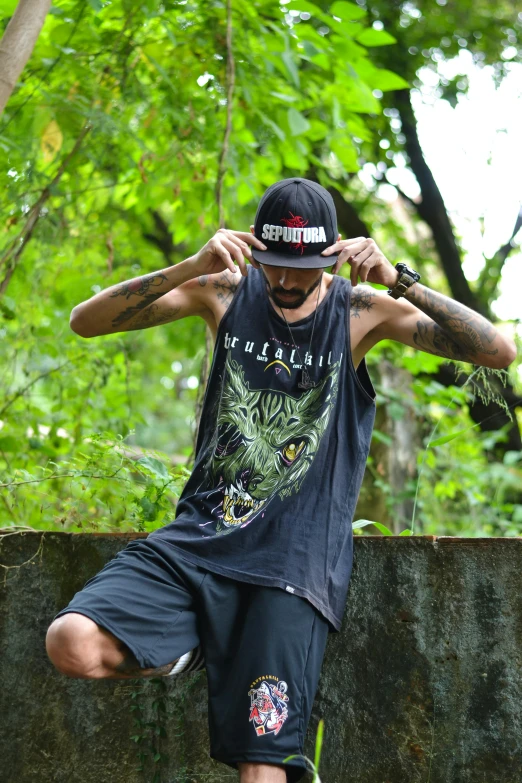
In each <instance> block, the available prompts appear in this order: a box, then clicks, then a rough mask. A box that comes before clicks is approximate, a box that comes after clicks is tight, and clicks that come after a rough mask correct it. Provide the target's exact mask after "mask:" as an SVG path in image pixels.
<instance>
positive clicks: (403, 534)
mask: <svg viewBox="0 0 522 783" xmlns="http://www.w3.org/2000/svg"><path fill="white" fill-rule="evenodd" d="M399 535H400V536H412V535H413V531H412V530H410V528H409V527H407V528H406V529H405V530H401V532H400V533H399Z"/></svg>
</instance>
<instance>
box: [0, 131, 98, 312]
mask: <svg viewBox="0 0 522 783" xmlns="http://www.w3.org/2000/svg"><path fill="white" fill-rule="evenodd" d="M91 127H92V126H91V125H90V124H89V123H87V124H86V125H84V127H83V129H82V131H81V133H80V135H79V136H78V138H77V139H76V143H75V145H74V147H73V148H72V150H71V151H70V152H69V154H68V155H67V156H66V158H65V160H64V161H63V162H62V164H61V166H60V168H59V169H58V171H57V172H56V174H55V176H54V177H53V179H52V180H51V182H49V184H48V185H46V186H45V188H44V189H43V190H42V192H41V194H40V197H39V199H38V200H37V201H36V203H35V204H34V205H33V206H32V207H31V209H30V210H29V213H28V215H27V219H26V221H25V225H24V227H23V229H22V230H21V231H20V233H19V234H18V236H17V237H15V239H14V240H13V241H12V242H11V246H10V247H9V248H8V249H7V250H6V252H5V253H4V255H3V256H2V257H1V258H0V269H1V268H2V267H4V266H7V272H6V275H5V277H4V279H3V280H2V282H1V283H0V297H1V296H2V295H3V294H4V293H5V290H6V288H7V286H8V285H9V281H10V280H11V277H12V276H13V272H14V270H15V269H16V266H17V264H18V261H19V260H20V256H21V255H22V253H23V251H24V249H25V247H26V245H27V243H28V242H29V240H30V239H31V236H32V233H33V231H34V228H35V226H36V224H37V223H38V220H39V219H40V216H41V212H42V207H43V205H44V204H45V202H46V201H47V199H48V198H49V196H50V195H51V193H52V191H53V188H55V187H56V185H57V184H58V183H59V181H60V180H61V178H62V176H63V174H64V172H65V170H66V169H67V166H68V165H69V163H70V161H71V160H72V158H73V157H74V156H75V155H76V153H77V152H78V150H79V149H80V147H81V145H82V143H83V140H84V138H85V137H86V135H87V134H88V133H89V131H90V130H91Z"/></svg>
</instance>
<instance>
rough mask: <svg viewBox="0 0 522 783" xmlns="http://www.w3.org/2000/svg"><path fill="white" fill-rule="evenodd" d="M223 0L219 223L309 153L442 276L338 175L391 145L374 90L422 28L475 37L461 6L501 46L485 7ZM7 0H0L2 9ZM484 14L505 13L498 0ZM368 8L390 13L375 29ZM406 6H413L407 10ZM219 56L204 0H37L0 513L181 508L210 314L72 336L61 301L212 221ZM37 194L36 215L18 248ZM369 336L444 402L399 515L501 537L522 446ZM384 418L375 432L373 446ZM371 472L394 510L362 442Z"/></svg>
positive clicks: (408, 54)
mask: <svg viewBox="0 0 522 783" xmlns="http://www.w3.org/2000/svg"><path fill="white" fill-rule="evenodd" d="M232 5H233V54H234V59H235V65H236V83H235V88H234V99H233V105H232V134H231V139H230V145H229V149H228V152H227V156H226V176H225V180H224V188H223V199H224V208H225V214H226V215H227V225H229V226H230V227H234V228H239V229H245V228H247V227H248V225H249V224H250V223H251V222H252V219H253V215H254V213H255V208H256V205H257V200H258V198H259V196H260V195H261V193H262V192H263V190H264V189H265V188H266V187H267V186H268V185H270V184H271V183H272V182H273V181H274V180H276V179H278V178H281V177H284V176H290V175H292V174H307V173H309V172H310V171H314V172H315V173H316V174H317V176H318V177H319V179H320V180H321V182H322V183H323V184H325V185H328V184H330V183H335V185H336V187H337V188H338V189H339V190H340V191H341V192H343V193H344V194H345V195H347V198H348V201H353V203H354V205H355V207H356V208H357V209H358V210H359V212H360V214H361V217H362V218H363V219H364V220H365V221H366V223H367V225H371V226H372V235H373V236H374V237H375V238H376V240H377V241H378V242H379V244H380V245H381V246H382V247H383V248H385V251H386V253H387V255H388V257H389V258H390V259H391V260H395V259H396V258H399V257H409V258H411V259H412V263H414V265H416V266H417V267H418V268H422V270H423V272H425V274H426V278H427V279H430V278H431V279H433V280H435V281H436V283H437V287H438V288H439V290H443V289H444V281H443V280H441V276H440V273H439V272H438V270H437V267H436V264H435V263H434V259H433V248H432V246H431V244H430V242H428V241H426V240H424V239H422V238H421V239H420V241H419V242H415V244H412V243H411V241H410V240H408V238H407V236H406V233H407V232H405V230H404V226H402V225H400V224H399V223H398V222H397V220H396V219H395V218H394V217H393V216H392V215H391V214H390V210H389V208H388V206H387V205H386V204H385V203H383V202H382V201H380V200H379V199H378V198H377V197H376V196H373V197H371V198H370V195H371V194H368V193H367V192H366V191H365V189H364V187H363V186H362V183H361V182H360V181H359V180H358V179H357V178H354V177H353V174H354V173H355V172H356V171H357V170H358V169H359V168H360V166H361V165H363V164H364V163H365V162H367V161H375V162H377V160H378V159H380V158H381V156H384V152H383V150H382V149H381V148H380V147H379V141H380V139H381V138H382V137H386V138H389V139H390V140H391V147H390V149H389V150H387V152H386V155H387V156H388V157H387V159H390V158H391V157H392V156H393V154H395V153H396V152H399V151H401V150H403V149H404V140H403V139H401V134H400V133H398V132H397V130H394V129H393V128H394V127H395V126H393V127H392V125H391V124H390V123H393V120H394V116H395V115H394V114H393V112H391V111H389V110H388V109H386V110H385V111H384V110H383V107H384V106H385V105H386V104H387V102H388V99H389V100H392V98H393V94H394V91H395V90H401V89H408V87H409V86H411V85H413V84H414V83H415V79H416V72H417V69H418V68H419V67H420V66H421V65H425V64H429V63H431V62H432V60H431V54H430V51H431V49H433V50H435V49H436V48H441V47H442V48H441V51H444V52H447V53H448V54H449V55H453V54H455V52H456V51H457V50H458V49H459V48H461V45H460V43H458V42H457V39H458V38H459V36H464V35H465V36H466V37H468V38H469V39H470V40H471V34H470V36H467V33H466V30H465V29H464V28H465V26H466V25H467V24H468V22H469V25H472V24H473V28H472V29H473V30H477V31H480V30H484V31H485V32H486V31H487V32H488V34H489V35H490V37H489V38H488V39H487V40H486V35H483V36H482V38H477V40H476V47H477V49H478V50H480V51H482V52H483V53H484V59H485V60H486V61H493V60H494V58H495V56H496V58H497V61H498V59H499V56H498V50H499V47H500V42H501V40H502V39H503V38H504V35H505V33H504V32H503V31H501V30H500V27H499V30H497V29H496V26H495V25H493V26H492V25H491V19H490V14H489V12H487V13H485V12H484V9H483V8H482V7H481V6H478V7H475V6H473V8H472V7H471V6H469V8H468V10H467V11H466V13H465V14H464V13H459V10H458V8H457V7H456V6H455V5H454V4H451V3H450V4H449V6H448V8H446V9H441V8H439V7H438V6H437V7H433V8H431V6H430V8H429V9H428V11H429V13H428V12H426V13H422V16H421V17H420V18H419V19H418V20H417V21H414V18H413V17H412V16H411V15H410V12H409V11H408V10H407V9H406V7H404V8H403V9H402V10H401V14H400V15H397V14H391V15H390V14H387V13H386V8H387V6H386V5H385V4H383V3H381V2H380V1H379V2H377V3H376V4H374V5H373V6H372V8H371V9H366V8H363V7H361V5H359V4H355V3H351V2H344V1H343V0H339V1H338V2H334V3H333V4H330V3H326V2H322V0H317V2H315V3H312V2H309V0H291V2H289V3H282V4H280V3H279V2H278V1H277V0H258V1H257V2H247V1H246V0H234V2H233V4H232ZM420 7H421V9H424V4H421V6H420ZM13 8H14V3H9V4H6V3H4V4H3V5H2V8H1V9H0V29H3V28H5V26H6V25H7V22H8V19H9V15H10V14H11V13H12V10H13ZM495 14H496V18H499V19H500V21H501V22H502V25H504V26H505V25H507V24H508V21H509V19H508V18H509V14H510V11H509V8H507V7H504V5H503V4H502V5H501V6H499V7H498V8H497V9H496V11H495ZM381 16H382V18H383V20H384V28H385V29H376V28H375V27H373V21H374V20H375V18H377V17H378V18H380V17H381ZM399 16H400V19H403V18H404V17H406V16H408V18H409V20H410V21H409V22H408V24H404V26H401V25H400V24H399V21H400V19H399ZM396 17H397V18H396ZM514 27H516V25H514ZM450 28H452V32H451V33H449V32H448V30H449V29H450ZM457 28H459V29H457ZM408 36H409V39H408V40H406V38H408ZM423 36H424V39H425V41H424V44H422V45H423V46H424V47H425V49H422V47H421V45H419V44H420V40H421V39H422V38H423ZM445 36H449V37H450V46H448V47H446V46H445V44H444V43H441V41H442V40H443V39H444V37H445ZM395 40H397V42H398V43H397V44H396V43H394V41H395ZM495 47H496V50H495ZM426 52H427V53H426ZM226 59H227V49H226V4H225V3H223V2H222V1H221V0H207V1H206V2H205V3H203V2H200V0H190V2H178V0H166V2H163V3H159V2H157V0H147V2H145V3H143V4H141V5H136V4H135V3H131V2H129V0H110V2H109V1H107V2H99V1H98V0H90V1H89V2H88V3H82V2H79V1H78V0H57V2H56V3H55V4H54V5H53V7H52V9H51V12H50V14H49V16H48V18H47V20H46V23H45V25H44V28H43V30H42V33H41V35H40V37H39V39H38V41H37V44H36V47H35V50H34V53H33V56H32V58H31V59H30V61H29V63H28V65H27V67H26V69H25V71H24V73H23V74H22V80H21V82H20V83H19V85H18V86H17V89H16V91H15V92H14V93H13V95H12V97H11V100H10V101H9V103H8V106H7V109H6V112H5V114H4V116H3V117H2V118H1V119H0V149H1V150H2V152H3V154H4V157H5V159H6V160H7V163H8V165H7V166H4V167H2V169H1V170H0V210H1V214H2V238H1V240H0V285H1V284H2V281H6V282H7V287H6V290H5V293H4V294H3V296H1V297H0V337H1V339H0V363H1V366H2V368H3V371H2V374H1V376H0V485H1V486H0V490H1V492H0V526H9V525H13V524H16V525H25V526H30V527H33V528H36V529H59V530H69V531H80V530H81V531H89V530H96V531H105V530H108V531H113V530H140V531H144V532H147V531H150V530H153V529H154V528H156V527H159V526H161V525H163V524H165V523H166V522H168V521H170V519H171V518H172V517H173V516H174V513H175V503H176V499H177V497H178V496H179V493H180V491H181V488H182V486H183V483H184V481H185V478H186V476H187V470H188V469H189V468H190V458H191V454H192V443H193V439H194V405H195V401H196V396H197V394H198V393H199V390H198V388H197V386H198V379H199V374H200V365H201V360H202V358H203V355H204V335H205V325H204V323H203V322H202V321H201V320H198V319H196V318H190V319H185V320H183V321H180V322H177V323H174V324H168V325H165V326H162V327H157V328H154V329H148V330H144V331H142V332H129V333H121V334H115V335H109V336H106V337H101V338H96V339H94V340H85V339H83V338H80V337H78V336H77V335H76V334H74V333H73V332H72V331H71V329H70V328H69V324H68V319H69V314H70V312H71V309H72V308H73V306H75V305H76V304H78V303H79V302H81V301H84V300H85V299H87V298H89V297H90V296H91V295H92V293H94V292H97V291H99V290H101V289H103V288H107V287H109V286H111V285H113V284H115V283H117V282H120V281H122V280H126V279H129V278H131V277H135V276H138V275H140V274H143V273H147V272H151V271H154V270H159V269H162V268H165V267H166V266H171V265H172V264H174V263H176V262H178V261H180V260H182V259H183V258H186V257H188V256H190V255H191V254H193V253H194V252H195V251H196V250H197V249H198V248H199V247H200V246H201V245H202V244H203V243H204V242H205V241H206V240H207V239H208V237H209V236H210V235H211V233H212V232H213V231H214V230H215V229H216V228H217V220H218V205H217V203H216V194H215V187H216V178H217V167H218V160H219V156H220V154H221V151H222V145H223V134H224V128H225V121H226V110H227V106H226V86H227V84H226V67H225V66H226ZM456 89H459V88H456ZM381 95H382V97H380V96H381ZM86 127H88V128H90V131H89V132H88V133H87V134H86V135H85V137H84V138H83V139H82V141H81V144H80V145H79V148H78V149H77V151H76V152H75V154H74V156H73V157H72V158H70V159H68V157H67V156H68V155H69V153H70V152H71V151H72V150H73V148H74V145H75V144H76V143H77V142H78V140H79V139H80V138H81V134H82V129H85V128H86ZM388 153H390V154H388ZM58 174H61V176H60V177H59V178H57V175H58ZM55 179H56V181H55V182H54V184H52V183H53V180H55ZM47 189H48V190H47ZM41 198H43V199H44V200H43V201H42V202H41V204H40V202H39V201H38V200H39V199H41ZM36 204H38V205H39V207H38V209H37V212H36V217H37V221H36V224H35V226H34V228H33V229H32V232H31V233H30V235H29V237H28V238H27V237H26V243H25V245H23V248H22V249H23V252H22V254H21V255H20V257H19V258H15V256H16V251H17V249H19V248H20V247H22V245H21V238H22V237H23V236H24V231H25V229H26V221H27V216H28V214H30V210H31V208H33V207H34V206H35V205H36ZM13 259H14V260H13ZM13 267H14V271H13V272H12V278H11V279H10V280H9V279H7V277H6V276H8V275H9V274H10V270H11V269H13ZM492 290H493V289H492ZM385 355H390V356H391V357H392V359H393V361H396V362H397V363H398V365H399V366H403V367H405V368H406V369H408V370H409V372H411V373H412V375H413V376H414V383H413V389H414V394H415V403H414V405H415V410H414V414H415V415H416V416H418V417H419V420H420V421H421V422H422V423H423V427H424V430H425V433H424V434H425V437H426V438H428V436H429V433H430V431H431V430H432V428H433V424H434V422H436V421H440V424H439V428H438V432H437V438H435V439H434V440H432V441H431V443H429V444H428V443H426V444H425V446H424V450H425V451H426V458H425V462H424V464H423V466H422V459H423V455H422V454H420V455H419V468H420V467H421V466H422V473H421V477H420V481H419V483H418V492H417V505H416V524H418V525H419V528H420V529H422V530H423V531H424V532H435V533H437V534H440V533H442V532H451V533H453V531H455V530H458V531H459V532H461V533H462V532H464V533H465V534H478V531H482V533H481V534H495V535H513V534H514V531H515V530H519V529H520V514H521V508H520V505H519V504H518V503H517V502H516V497H517V493H516V490H515V488H514V487H515V484H516V482H517V481H518V480H519V479H520V460H519V456H518V455H517V454H511V455H509V454H508V455H506V457H505V460H507V462H506V463H505V464H502V465H499V464H498V463H496V462H493V461H491V460H490V458H489V457H488V448H491V446H492V444H494V442H495V439H501V438H502V437H504V435H503V433H502V432H496V431H492V432H491V433H489V434H488V435H484V434H481V433H480V432H479V431H478V428H477V427H475V426H474V422H472V421H471V420H470V419H469V415H468V413H467V407H466V405H467V400H468V397H467V393H468V391H469V390H466V391H465V392H459V390H458V389H455V388H451V389H449V390H448V389H445V388H444V387H442V386H440V384H437V383H436V382H434V381H431V380H430V379H429V377H427V374H429V373H432V372H435V371H436V369H437V367H438V365H439V364H440V363H441V362H442V361H443V360H442V359H440V358H439V357H434V356H431V355H429V354H423V353H421V352H414V351H411V350H410V349H404V348H403V347H402V346H398V345H397V344H390V343H387V342H385V343H382V344H380V345H379V346H377V347H376V348H375V349H374V350H373V351H372V353H371V356H370V357H369V362H368V363H369V365H370V367H371V366H372V365H373V366H374V367H375V368H376V369H377V365H378V363H379V361H380V358H381V357H382V356H385ZM514 373H515V368H513V378H515V374H514ZM376 376H377V373H376V374H375V376H374V377H376ZM376 383H377V382H376ZM377 385H378V384H377ZM378 390H379V403H380V404H382V405H386V407H387V409H388V411H389V413H390V415H391V416H401V415H404V411H405V406H404V404H403V401H401V400H400V399H388V398H387V397H385V396H384V395H383V394H382V393H381V390H380V389H379V388H378ZM454 395H457V396H455V400H454V401H453V402H451V404H450V401H451V399H452V397H453V396H454ZM446 408H447V410H446ZM387 438H388V443H389V436H387V434H386V433H384V432H383V433H381V432H379V430H376V431H375V433H374V439H375V442H376V443H379V442H380V443H385V444H386V443H387ZM369 471H370V473H371V475H372V477H373V480H374V483H375V486H376V487H377V488H380V489H382V490H383V492H384V494H385V497H386V501H387V503H388V504H389V508H393V503H394V502H395V501H396V496H395V494H394V491H393V488H392V487H390V486H389V485H388V484H387V482H386V481H385V480H384V479H383V477H382V475H381V474H380V473H378V472H376V471H375V466H374V465H373V464H372V462H371V459H370V461H369ZM491 487H494V488H495V492H494V493H493V497H492V493H491V491H490V490H491ZM416 491H417V483H416V482H415V483H413V485H412V486H411V487H408V488H407V494H408V496H409V497H410V498H413V497H415V496H416ZM478 520H480V521H478ZM375 522H378V523H379V524H381V525H382V524H383V523H382V522H381V521H380V520H375ZM381 532H384V530H381Z"/></svg>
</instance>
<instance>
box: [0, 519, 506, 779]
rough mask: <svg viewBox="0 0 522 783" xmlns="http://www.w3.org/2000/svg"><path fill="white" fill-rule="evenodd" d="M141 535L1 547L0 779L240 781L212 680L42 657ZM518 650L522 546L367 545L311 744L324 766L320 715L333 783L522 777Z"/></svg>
mask: <svg viewBox="0 0 522 783" xmlns="http://www.w3.org/2000/svg"><path fill="white" fill-rule="evenodd" d="M137 537H139V536H137V535H135V534H133V535H120V534H118V535H93V534H85V535H83V534H68V533H17V534H13V535H7V536H3V537H2V538H1V539H0V563H1V564H2V566H3V567H2V568H1V569H0V571H1V574H0V578H1V579H2V582H1V583H0V655H1V673H2V677H1V684H2V687H1V701H0V716H1V720H2V725H1V727H0V730H1V737H2V739H1V740H0V741H1V744H2V747H1V750H0V781H2V783H36V781H38V783H109V781H110V783H143V781H147V783H152V782H153V780H155V781H161V783H174V781H177V782H178V783H212V782H215V783H225V781H233V780H237V773H235V772H234V771H233V770H231V769H230V768H228V767H226V766H223V765H221V764H218V763H217V762H214V761H212V760H211V759H209V757H208V740H207V711H206V686H205V674H204V673H199V674H196V675H191V676H188V677H185V678H184V679H183V681H182V680H181V679H179V680H178V681H177V682H176V681H174V682H170V681H168V680H165V679H164V678H163V679H161V680H154V681H149V680H142V681H141V682H137V681H132V682H131V681H116V680H105V681H88V680H73V679H70V678H67V677H65V676H63V675H60V674H58V673H57V672H56V671H55V670H54V669H53V667H52V665H51V664H50V662H49V660H48V659H47V656H46V653H45V646H44V642H45V633H46V630H47V627H48V625H49V624H50V622H51V621H52V619H53V617H54V615H55V614H56V613H57V612H58V611H59V610H60V609H62V608H63V607H64V606H66V605H67V603H68V602H69V600H70V599H71V598H72V596H73V595H74V593H75V592H76V591H77V590H80V589H81V588H82V587H83V585H84V584H85V582H86V581H87V579H89V578H90V577H91V576H93V575H94V574H95V573H96V572H97V571H99V570H100V569H101V568H102V566H103V565H104V564H105V563H106V562H107V561H108V560H109V559H111V558H112V557H114V555H115V554H116V552H118V551H119V550H120V549H122V548H123V547H124V546H126V544H127V543H128V541H130V540H131V539H133V538H137ZM521 646H522V540H521V539H477V538H475V539H457V538H434V537H429V536H425V537H409V538H406V537H370V536H368V537H366V536H364V537H356V540H355V558H354V568H353V575H352V581H351V585H350V590H349V594H348V602H347V606H346V613H345V617H344V623H343V627H342V632H341V633H340V634H331V635H330V638H329V642H328V646H327V651H326V657H325V661H324V665H323V670H322V675H321V680H320V685H319V690H318V693H317V698H316V701H315V704H314V708H313V714H312V720H311V724H310V728H309V732H308V738H307V754H308V755H309V756H310V757H313V745H314V737H315V733H316V729H317V724H318V720H319V719H320V718H324V721H325V739H324V745H323V753H322V760H321V778H322V780H323V783H497V782H498V783H521V781H522V676H521V663H522V649H521ZM132 707H134V709H131V708H132ZM136 718H140V719H141V721H142V726H141V727H139V726H138V727H137V726H136V723H135V721H136ZM143 724H145V725H143ZM146 724H149V725H146ZM131 737H134V739H131ZM140 737H143V739H140ZM152 747H154V752H155V753H156V754H157V753H159V754H160V755H159V757H158V756H156V758H157V761H156V762H154V761H153V759H152V757H151V756H146V757H145V764H144V769H143V770H141V771H140V770H139V769H138V767H139V763H138V756H137V752H138V750H139V749H140V748H141V749H142V750H143V751H144V752H146V751H147V750H150V749H151V748H152ZM155 774H156V777H155Z"/></svg>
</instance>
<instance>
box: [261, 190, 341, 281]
mask: <svg viewBox="0 0 522 783" xmlns="http://www.w3.org/2000/svg"><path fill="white" fill-rule="evenodd" d="M254 233H255V236H256V237H257V238H258V239H261V240H262V241H263V242H264V243H265V245H266V246H267V250H257V249H256V248H252V255H253V257H254V258H255V260H256V261H259V262H260V263H261V264H269V265H272V266H289V267H299V268H303V269H316V268H321V267H327V266H332V264H334V263H335V258H336V254H332V255H330V256H322V255H321V253H322V251H323V250H325V249H326V248H327V247H330V245H333V244H335V242H336V241H337V233H338V232H337V215H336V212H335V206H334V203H333V199H332V197H331V195H330V194H329V193H328V191H327V190H326V189H325V188H323V187H322V186H321V185H319V184H318V183H317V182H312V180H309V179H302V178H301V177H292V178H291V179H283V180H281V181H279V182H276V183H275V184H274V185H271V186H270V187H269V188H268V190H267V191H266V192H265V193H264V195H263V197H262V198H261V201H260V202H259V206H258V208H257V214H256V219H255V223H254Z"/></svg>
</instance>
